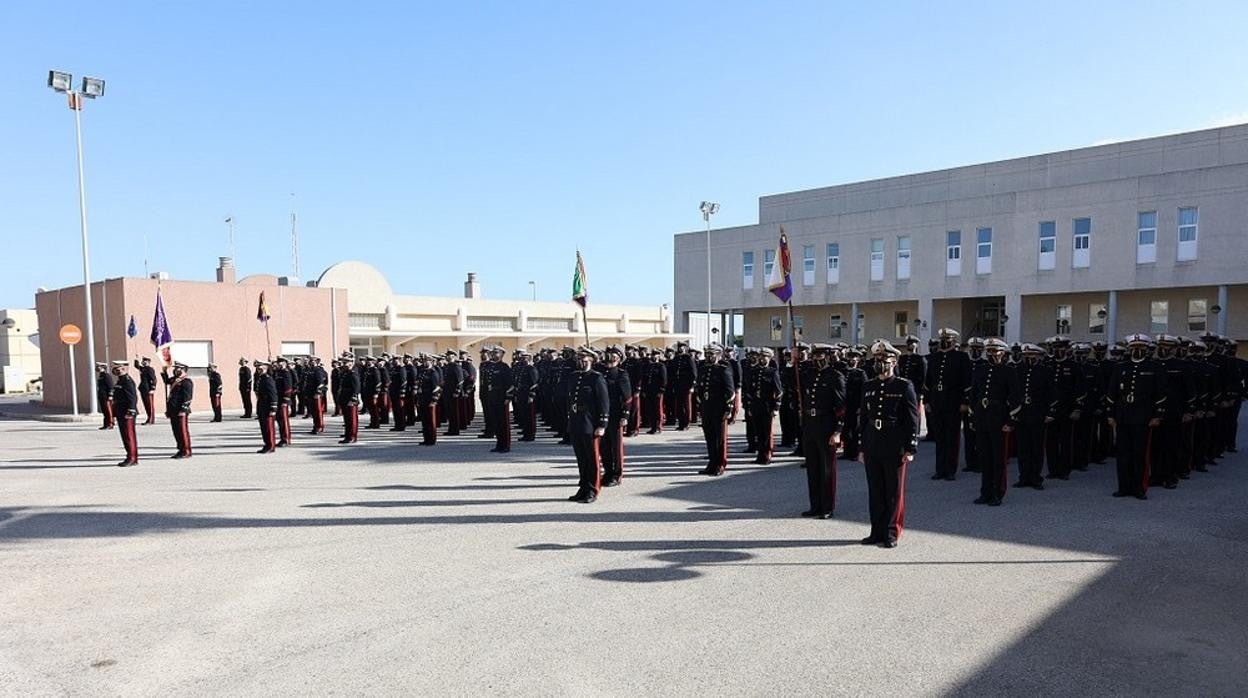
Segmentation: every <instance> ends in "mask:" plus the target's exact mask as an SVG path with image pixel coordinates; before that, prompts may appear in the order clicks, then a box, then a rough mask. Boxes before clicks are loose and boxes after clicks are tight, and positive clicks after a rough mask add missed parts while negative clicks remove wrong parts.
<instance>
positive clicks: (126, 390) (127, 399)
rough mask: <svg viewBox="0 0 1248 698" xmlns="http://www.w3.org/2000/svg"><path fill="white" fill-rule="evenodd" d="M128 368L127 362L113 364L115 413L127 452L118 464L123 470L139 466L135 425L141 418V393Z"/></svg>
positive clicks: (122, 442) (123, 446)
mask: <svg viewBox="0 0 1248 698" xmlns="http://www.w3.org/2000/svg"><path fill="white" fill-rule="evenodd" d="M135 363H138V362H137V361H136V362H135ZM127 368H128V365H127V364H126V362H125V361H114V362H113V377H114V378H115V379H116V380H115V382H114V384H113V411H114V414H115V415H116V416H117V431H119V432H120V433H121V446H122V448H124V449H125V451H126V457H125V458H124V459H123V460H122V461H121V462H120V463H118V464H117V465H118V466H119V467H122V468H125V467H127V466H131V465H138V464H139V438H138V435H137V434H136V433H135V431H134V423H135V422H136V421H138V417H139V392H138V389H137V388H135V386H134V379H133V378H131V377H130V375H129V374H128V373H127Z"/></svg>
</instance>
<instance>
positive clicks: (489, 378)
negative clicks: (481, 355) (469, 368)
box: [481, 361, 514, 403]
mask: <svg viewBox="0 0 1248 698" xmlns="http://www.w3.org/2000/svg"><path fill="white" fill-rule="evenodd" d="M488 365H489V366H490V370H488V371H486V370H485V366H484V365H483V366H482V367H481V376H482V383H481V396H482V398H484V399H487V400H492V401H494V402H495V403H498V402H502V401H504V400H507V399H508V398H510V397H511V395H512V385H513V383H514V380H513V378H514V376H513V374H512V371H511V366H508V365H507V364H505V363H503V362H501V361H492V362H490V364H488Z"/></svg>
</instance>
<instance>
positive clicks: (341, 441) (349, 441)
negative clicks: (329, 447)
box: [338, 439, 351, 444]
mask: <svg viewBox="0 0 1248 698" xmlns="http://www.w3.org/2000/svg"><path fill="white" fill-rule="evenodd" d="M338 443H340V444H349V443H351V439H338Z"/></svg>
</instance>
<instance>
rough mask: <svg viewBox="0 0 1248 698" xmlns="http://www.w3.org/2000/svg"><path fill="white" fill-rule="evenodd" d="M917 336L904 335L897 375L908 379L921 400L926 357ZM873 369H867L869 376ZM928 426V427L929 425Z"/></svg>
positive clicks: (925, 374) (924, 382)
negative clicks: (904, 342) (920, 350)
mask: <svg viewBox="0 0 1248 698" xmlns="http://www.w3.org/2000/svg"><path fill="white" fill-rule="evenodd" d="M919 344H920V342H919V338H918V337H916V336H914V335H907V336H906V345H905V347H904V348H902V350H901V356H900V357H899V358H898V359H897V375H899V376H901V377H902V378H905V379H906V380H908V381H910V384H911V385H913V386H914V389H915V391H916V392H918V395H919V401H920V402H922V401H923V399H924V398H923V390H924V389H925V386H926V385H927V359H925V358H924V357H923V355H922V354H920V353H919ZM873 374H874V371H868V372H867V375H868V377H870V376H871V375H873ZM929 428H930V427H929Z"/></svg>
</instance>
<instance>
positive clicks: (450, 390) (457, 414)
mask: <svg viewBox="0 0 1248 698" xmlns="http://www.w3.org/2000/svg"><path fill="white" fill-rule="evenodd" d="M463 388H464V367H463V366H462V365H461V364H460V363H459V356H458V354H456V353H455V351H453V350H447V352H446V362H445V363H444V364H443V366H442V398H441V402H440V404H441V406H442V410H441V416H442V417H443V418H445V420H446V434H445V435H446V436H459V431H460V429H462V428H463V427H464V417H465V414H464V401H463V392H462V391H463Z"/></svg>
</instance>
